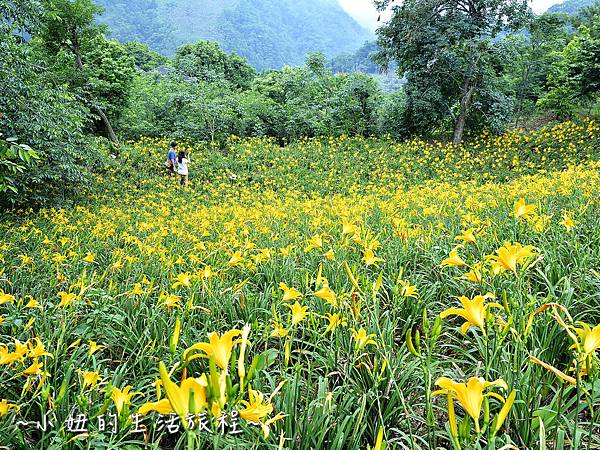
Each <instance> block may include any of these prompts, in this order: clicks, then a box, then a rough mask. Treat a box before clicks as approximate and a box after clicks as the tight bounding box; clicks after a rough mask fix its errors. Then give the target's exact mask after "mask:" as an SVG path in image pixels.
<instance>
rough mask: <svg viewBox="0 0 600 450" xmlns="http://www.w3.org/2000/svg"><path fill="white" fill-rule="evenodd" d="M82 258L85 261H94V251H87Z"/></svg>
mask: <svg viewBox="0 0 600 450" xmlns="http://www.w3.org/2000/svg"><path fill="white" fill-rule="evenodd" d="M83 260H84V261H85V262H87V263H93V262H95V261H96V254H95V253H91V252H88V253H87V254H86V255H85V257H84V258H83Z"/></svg>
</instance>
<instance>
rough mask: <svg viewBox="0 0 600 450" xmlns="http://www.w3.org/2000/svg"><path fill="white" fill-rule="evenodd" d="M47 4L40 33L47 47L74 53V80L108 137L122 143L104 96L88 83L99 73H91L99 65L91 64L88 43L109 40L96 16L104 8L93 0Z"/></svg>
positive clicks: (49, 0) (47, 1) (60, 0)
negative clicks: (107, 110) (102, 98)
mask: <svg viewBox="0 0 600 450" xmlns="http://www.w3.org/2000/svg"><path fill="white" fill-rule="evenodd" d="M44 6H45V9H46V16H45V21H44V26H43V30H42V32H41V33H40V34H41V37H42V40H43V42H44V44H45V47H46V48H47V49H48V51H49V53H50V56H55V57H56V56H58V55H59V54H60V53H61V52H64V51H66V52H68V53H69V54H71V55H72V58H73V64H74V67H75V69H76V73H77V75H76V77H74V78H76V80H71V81H72V83H70V84H73V85H75V86H77V87H78V88H80V91H81V93H80V94H81V96H82V97H84V100H85V103H86V104H87V106H88V107H89V108H90V110H91V111H92V113H93V114H94V115H96V116H97V117H98V118H99V119H100V121H101V122H102V124H103V127H104V129H105V131H106V134H107V136H108V138H109V139H110V140H111V141H112V142H114V143H115V144H118V140H117V135H116V133H115V131H114V129H113V126H112V124H111V121H110V120H109V117H108V115H107V113H106V111H105V106H104V105H103V104H102V102H101V99H99V98H95V96H94V95H90V91H91V89H89V86H86V84H88V85H89V79H90V78H92V77H93V76H94V75H96V74H93V73H91V72H92V71H94V70H96V68H92V67H87V65H86V59H85V55H84V47H86V45H88V44H89V43H93V44H92V45H93V46H96V47H97V46H99V45H102V43H105V42H107V41H106V39H105V38H104V36H103V33H104V27H103V26H102V25H98V24H97V23H96V22H95V18H96V16H97V15H98V14H101V13H102V11H103V10H102V8H101V7H99V6H97V5H95V4H94V3H92V1H91V0H74V1H71V0H45V1H44Z"/></svg>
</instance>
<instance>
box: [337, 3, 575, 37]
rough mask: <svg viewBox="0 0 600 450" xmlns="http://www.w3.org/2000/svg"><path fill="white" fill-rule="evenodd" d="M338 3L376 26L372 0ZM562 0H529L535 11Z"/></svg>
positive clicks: (537, 11)
mask: <svg viewBox="0 0 600 450" xmlns="http://www.w3.org/2000/svg"><path fill="white" fill-rule="evenodd" d="M338 1H339V2H340V5H342V7H343V8H344V9H345V10H346V11H348V13H350V15H352V16H354V18H355V19H356V20H357V21H358V22H359V23H361V24H362V25H363V26H365V27H367V28H369V29H371V30H374V29H375V28H377V17H378V16H379V13H378V12H377V11H376V10H375V7H374V6H373V2H372V0H338ZM563 1H564V0H531V2H530V3H531V8H532V9H533V10H534V11H535V12H536V13H542V12H544V11H546V10H547V9H548V8H549V7H550V6H552V5H555V4H557V3H562V2H563Z"/></svg>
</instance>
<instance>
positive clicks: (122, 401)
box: [110, 386, 142, 416]
mask: <svg viewBox="0 0 600 450" xmlns="http://www.w3.org/2000/svg"><path fill="white" fill-rule="evenodd" d="M141 394H142V393H141V392H131V386H125V388H124V389H123V390H121V389H119V388H118V387H114V386H113V388H112V391H111V394H110V398H111V399H112V401H113V403H114V404H115V408H116V410H117V415H118V416H120V415H121V411H123V408H124V407H125V406H126V405H130V404H131V397H133V396H134V395H141Z"/></svg>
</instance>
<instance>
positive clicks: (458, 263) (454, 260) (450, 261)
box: [441, 247, 467, 267]
mask: <svg viewBox="0 0 600 450" xmlns="http://www.w3.org/2000/svg"><path fill="white" fill-rule="evenodd" d="M466 265H467V263H466V262H464V261H463V259H462V258H461V257H460V255H459V254H458V247H455V248H454V249H452V250H451V251H450V254H449V255H448V257H447V258H446V259H444V260H443V261H442V263H441V266H442V267H463V266H466Z"/></svg>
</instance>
